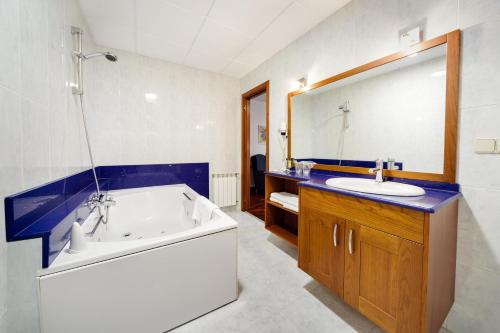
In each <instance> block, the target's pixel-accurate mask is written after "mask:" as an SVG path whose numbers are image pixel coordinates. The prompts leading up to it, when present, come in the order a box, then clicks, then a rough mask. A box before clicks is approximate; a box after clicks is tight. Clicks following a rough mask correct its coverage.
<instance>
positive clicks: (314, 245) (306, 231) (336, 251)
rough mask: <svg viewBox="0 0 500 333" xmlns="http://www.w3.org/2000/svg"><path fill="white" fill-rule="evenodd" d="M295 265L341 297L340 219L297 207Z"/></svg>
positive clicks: (342, 271) (342, 244) (342, 254)
mask: <svg viewBox="0 0 500 333" xmlns="http://www.w3.org/2000/svg"><path fill="white" fill-rule="evenodd" d="M301 210H302V212H301V215H300V224H299V267H300V268H301V269H302V270H304V271H305V272H306V273H308V274H309V275H311V276H312V277H313V278H315V279H316V280H318V281H319V282H321V283H322V284H324V285H325V286H327V287H328V288H329V289H331V290H332V291H333V292H334V293H335V294H337V295H338V296H340V297H342V295H343V289H344V285H343V283H344V220H342V219H340V218H338V217H336V216H335V215H332V214H329V213H325V212H322V211H319V210H316V209H311V208H307V207H301Z"/></svg>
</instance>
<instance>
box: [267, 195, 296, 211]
mask: <svg viewBox="0 0 500 333" xmlns="http://www.w3.org/2000/svg"><path fill="white" fill-rule="evenodd" d="M283 193H286V192H283ZM273 194H274V193H271V197H270V198H269V200H271V201H272V202H276V203H279V204H280V205H282V206H283V207H284V208H287V209H290V210H293V211H294V212H297V213H298V212H299V202H298V198H297V204H292V203H289V202H285V201H283V200H282V199H283V196H280V195H278V196H276V195H273ZM276 194H278V193H276ZM288 194H290V193H288ZM288 201H293V200H291V199H288Z"/></svg>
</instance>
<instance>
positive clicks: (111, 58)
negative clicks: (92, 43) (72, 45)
mask: <svg viewBox="0 0 500 333" xmlns="http://www.w3.org/2000/svg"><path fill="white" fill-rule="evenodd" d="M79 57H81V58H82V59H83V60H89V59H92V58H95V57H105V58H106V59H107V60H109V61H111V62H115V61H118V57H117V56H116V55H114V54H113V53H111V52H95V53H90V54H80V55H79Z"/></svg>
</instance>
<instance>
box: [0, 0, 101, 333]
mask: <svg viewBox="0 0 500 333" xmlns="http://www.w3.org/2000/svg"><path fill="white" fill-rule="evenodd" d="M0 15H2V17H1V19H0V21H1V23H0V25H1V29H0V30H1V32H0V40H1V41H2V45H4V46H7V47H8V48H9V49H10V50H9V52H10V53H4V52H3V51H4V50H5V48H2V50H1V51H0V70H1V71H2V72H1V75H0V105H1V107H0V124H1V127H2V128H1V131H0V155H1V156H2V158H1V159H0V184H2V186H1V188H0V197H1V198H2V200H1V201H2V206H1V210H2V211H3V197H4V196H6V195H10V194H13V193H16V192H19V191H21V190H23V189H27V188H29V187H33V186H37V185H41V184H42V183H45V182H47V181H49V180H53V179H55V178H59V177H62V176H67V175H68V174H70V173H73V172H77V171H81V170H82V169H86V168H87V167H88V153H87V150H86V146H85V141H84V135H83V131H82V123H81V113H80V111H79V104H78V100H77V99H75V97H74V96H72V95H71V89H70V88H69V87H68V86H67V85H68V84H69V82H70V81H74V76H73V75H74V73H73V68H74V67H73V63H72V54H71V52H72V50H73V37H72V36H71V35H70V32H69V26H70V25H76V26H80V27H82V28H84V29H85V30H86V32H87V29H86V27H85V24H84V22H83V19H82V17H81V15H80V13H79V9H78V5H77V4H76V1H75V0H50V1H48V0H22V1H13V0H8V1H2V2H1V4H0ZM84 47H85V49H86V50H90V49H94V48H95V46H93V44H92V42H91V40H90V35H89V34H85V43H84ZM3 80H5V81H3ZM0 216H1V217H0V272H1V273H0V280H1V283H0V331H2V332H4V331H5V332H37V331H38V317H37V296H36V292H35V289H34V286H35V285H34V283H35V273H34V272H35V270H36V269H37V268H38V267H39V266H40V264H41V259H40V253H41V251H40V248H39V245H37V244H38V243H39V240H37V241H34V242H24V241H23V242H17V243H9V245H8V246H7V244H6V243H5V227H4V225H5V221H4V214H0ZM37 242H38V243H37ZM33 244H35V245H33ZM11 249H15V250H12V251H11ZM33 256H37V257H36V258H34V257H33ZM8 257H9V259H7V258H8ZM16 265H17V266H16ZM6 281H7V284H8V285H6ZM6 290H8V293H9V296H8V297H7V298H6ZM6 309H7V312H5V310H6Z"/></svg>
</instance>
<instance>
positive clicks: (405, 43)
mask: <svg viewBox="0 0 500 333" xmlns="http://www.w3.org/2000/svg"><path fill="white" fill-rule="evenodd" d="M421 41H422V30H420V27H416V28H413V29H410V30H407V31H403V32H401V33H400V35H399V45H400V46H401V49H402V50H410V49H411V47H412V46H414V45H415V44H418V43H420V42H421Z"/></svg>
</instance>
